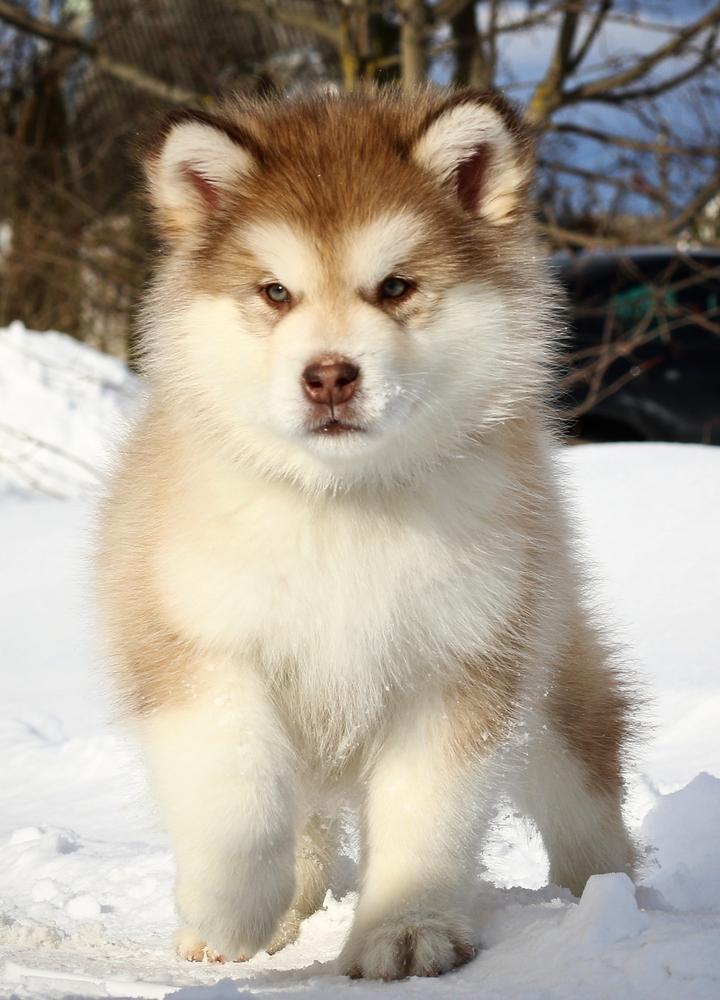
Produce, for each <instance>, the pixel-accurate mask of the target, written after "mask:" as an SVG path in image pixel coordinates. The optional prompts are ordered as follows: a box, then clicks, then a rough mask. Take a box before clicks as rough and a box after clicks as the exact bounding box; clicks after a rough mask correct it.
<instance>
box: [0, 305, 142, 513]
mask: <svg viewBox="0 0 720 1000" xmlns="http://www.w3.org/2000/svg"><path fill="white" fill-rule="evenodd" d="M138 392H139V383H138V380H137V379H136V378H134V377H133V376H132V375H131V374H130V373H129V372H128V369H127V367H126V366H125V365H124V364H123V362H122V361H119V360H118V359H117V358H111V357H109V356H107V355H105V354H100V353H99V352H98V351H95V350H93V349H92V348H91V347H86V346H85V345H84V344H81V343H80V342H79V341H77V340H73V339H72V338H71V337H66V336H64V335H63V334H60V333H32V332H30V331H29V330H26V329H25V327H24V326H23V325H22V324H21V323H13V324H12V325H11V326H10V327H9V328H8V329H7V330H2V331H0V494H1V493H2V492H11V491H12V492H16V493H17V492H19V493H37V492H40V493H45V494H46V495H49V496H55V497H72V496H79V495H80V494H83V493H87V492H88V490H89V489H92V488H93V487H97V486H98V485H100V483H101V482H102V478H103V474H104V472H105V471H106V469H105V462H106V460H107V455H108V447H107V446H108V441H110V440H112V439H113V437H114V436H116V435H117V434H118V432H119V431H120V429H121V427H122V425H123V421H124V418H125V417H126V416H127V415H128V414H129V412H130V409H131V408H132V406H133V405H134V403H135V401H136V399H137V396H138Z"/></svg>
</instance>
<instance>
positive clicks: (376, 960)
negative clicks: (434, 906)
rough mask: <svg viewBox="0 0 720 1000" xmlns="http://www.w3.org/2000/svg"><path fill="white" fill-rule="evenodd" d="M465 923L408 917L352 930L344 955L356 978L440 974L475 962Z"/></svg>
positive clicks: (348, 969) (429, 915)
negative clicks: (471, 960) (472, 960)
mask: <svg viewBox="0 0 720 1000" xmlns="http://www.w3.org/2000/svg"><path fill="white" fill-rule="evenodd" d="M475 954H476V948H475V945H474V944H473V943H472V938H471V935H470V930H469V928H468V927H467V926H466V925H465V923H464V921H462V920H459V919H457V918H454V917H447V916H443V915H442V914H434V913H413V914H406V915H403V916H401V917H397V918H395V919H389V920H384V921H382V922H381V923H378V924H375V925H373V926H369V927H367V928H365V929H363V930H362V931H361V930H359V929H358V930H357V931H353V933H352V934H351V936H350V941H349V942H348V944H347V945H346V947H345V949H344V951H343V954H342V955H341V957H340V962H341V967H342V970H343V972H345V973H346V975H348V976H350V977H351V978H353V979H359V978H364V979H384V980H386V981H387V980H391V979H405V978H406V977H407V976H439V975H441V974H442V973H443V972H448V971H449V970H450V969H454V968H456V967H457V966H459V965H464V964H465V962H469V961H470V959H472V958H474V957H475Z"/></svg>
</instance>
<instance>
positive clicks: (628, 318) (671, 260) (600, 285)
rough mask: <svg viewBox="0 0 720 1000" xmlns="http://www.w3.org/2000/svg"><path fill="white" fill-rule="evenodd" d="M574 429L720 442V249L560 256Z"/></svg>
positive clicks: (564, 378)
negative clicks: (567, 310) (566, 300)
mask: <svg viewBox="0 0 720 1000" xmlns="http://www.w3.org/2000/svg"><path fill="white" fill-rule="evenodd" d="M553 267H554V269H555V271H556V273H557V275H558V277H559V278H560V280H561V282H562V284H563V285H564V286H565V289H566V291H567V294H568V298H569V308H570V331H569V338H568V342H567V345H566V354H565V359H564V362H563V366H562V369H561V392H562V404H563V407H564V408H565V409H566V411H567V412H568V415H569V419H570V421H571V428H570V430H571V433H572V434H573V435H574V436H576V437H579V438H582V439H584V440H591V441H690V442H702V443H708V444H720V251H712V250H700V251H688V252H686V253H680V252H679V251H677V250H675V249H673V248H639V249H627V250H619V251H614V252H612V253H595V252H591V253H581V254H577V255H574V256H570V255H564V254H559V255H557V256H555V257H554V258H553Z"/></svg>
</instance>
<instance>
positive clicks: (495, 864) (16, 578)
mask: <svg viewBox="0 0 720 1000" xmlns="http://www.w3.org/2000/svg"><path fill="white" fill-rule="evenodd" d="M137 393H138V386H137V383H136V381H135V380H134V379H133V378H132V377H131V376H129V375H128V374H127V372H126V371H125V369H124V368H123V366H122V365H121V364H120V363H119V362H117V361H114V360H111V359H109V358H105V357H102V356H100V355H98V354H96V353H94V352H93V351H91V350H89V349H87V348H85V347H82V346H81V345H79V344H77V343H75V342H74V341H71V340H69V339H68V338H65V337H62V336H60V335H52V336H50V335H46V334H43V335H35V334H30V333H27V332H26V331H24V330H23V329H22V328H21V327H19V326H15V327H13V328H11V329H10V330H9V331H4V332H0V671H1V674H0V677H1V682H2V702H1V704H0V996H2V997H18V998H23V1000H28V998H33V1000H40V998H42V1000H55V998H65V1000H70V998H79V997H148V998H151V997H158V998H160V997H165V996H168V995H170V994H173V996H174V997H176V998H180V1000H226V998H236V997H246V998H247V997H256V998H265V1000H281V998H285V997H288V998H289V997H291V996H292V997H298V996H305V997H308V998H310V1000H313V998H315V997H328V998H330V997H332V998H334V997H343V996H347V997H350V996H354V997H356V998H357V1000H364V998H366V997H370V996H378V995H384V994H388V995H390V996H394V997H395V996H398V997H403V998H406V997H407V998H412V997H420V996H422V997H428V998H445V1000H449V998H459V1000H462V998H464V997H468V998H470V997H472V998H476V997H477V998H480V997H481V998H483V1000H485V998H487V1000H492V998H500V997H502V998H504V1000H515V998H524V1000H530V998H533V1000H544V998H551V997H552V998H563V1000H588V998H598V1000H600V998H603V1000H604V998H607V997H619V998H640V997H652V998H654V1000H664V998H667V1000H671V998H672V1000H678V998H679V1000H685V998H708V1000H710V998H713V1000H717V998H718V997H720V851H719V850H718V848H719V846H720V780H718V777H715V776H714V775H720V669H719V668H720V655H719V653H718V647H719V642H718V640H720V611H719V610H718V593H719V588H718V583H719V582H720V531H719V530H718V510H720V449H710V448H703V447H691V446H666V445H612V446H600V447H585V448H577V449H572V450H568V451H567V452H566V453H565V454H564V455H563V456H561V458H560V461H561V462H562V463H563V465H564V466H565V467H566V468H567V472H568V477H569V481H570V485H571V488H572V491H573V493H574V498H575V499H574V502H575V506H576V510H577V514H578V520H579V525H580V528H581V544H582V546H583V547H584V548H585V549H586V550H587V552H588V555H589V558H590V559H591V560H592V562H593V563H594V565H595V567H596V569H595V574H596V579H597V582H598V593H599V595H600V602H601V605H602V608H603V614H604V616H605V617H606V618H607V619H608V620H609V621H612V622H613V623H616V624H615V632H616V634H617V635H619V637H620V638H621V639H622V640H623V641H624V642H625V643H626V646H627V649H628V656H629V657H630V658H631V659H632V661H633V662H634V663H635V664H636V669H637V671H638V673H639V674H640V675H641V676H642V677H643V678H644V680H645V684H646V687H647V691H648V694H649V695H650V697H651V699H652V700H651V705H650V707H649V709H648V714H649V716H650V721H651V722H652V724H653V728H651V729H649V733H648V739H647V742H646V744H645V745H644V746H643V747H642V748H641V751H640V754H639V759H638V762H637V767H636V770H635V771H634V773H633V778H632V787H631V791H630V796H629V801H628V806H627V809H628V816H629V818H630V821H631V823H632V825H633V827H634V829H635V830H636V831H637V832H638V834H639V836H640V837H641V838H642V840H643V841H644V843H645V844H646V845H647V864H646V871H645V873H644V875H643V878H642V880H641V885H640V888H639V889H638V891H637V893H635V892H634V890H633V887H632V886H631V884H630V883H629V881H628V880H627V878H626V877H625V876H622V875H607V876H602V877H596V878H594V879H592V880H591V882H590V883H589V884H588V887H587V889H586V891H585V894H584V895H583V898H582V899H581V901H580V902H579V903H577V902H576V901H574V900H572V899H571V898H570V897H569V895H568V893H567V892H565V891H563V890H558V889H556V888H554V887H552V886H547V885H546V865H545V860H544V857H543V852H542V849H541V846H540V844H539V842H538V839H537V837H536V836H535V835H534V834H533V833H532V831H531V830H528V829H526V828H525V827H524V826H523V825H522V824H521V823H520V822H519V821H518V820H517V819H516V818H515V817H514V816H513V815H512V813H511V812H510V811H509V810H508V809H505V810H503V811H502V812H501V814H500V816H499V819H498V822H497V824H496V828H495V830H494V833H493V837H492V841H491V844H490V850H489V853H488V856H487V859H486V860H487V883H486V886H485V888H484V889H483V890H482V891H481V892H480V893H479V896H478V924H477V926H478V936H479V939H480V940H481V942H482V944H483V946H484V947H483V950H482V951H481V952H480V955H479V957H478V958H477V959H476V961H474V962H473V963H471V964H470V965H468V966H466V967H465V968H463V969H461V970H459V971H458V972H456V973H454V974H452V975H450V976H446V977H444V978H441V979H438V980H408V981H405V982H403V983H396V984H390V985H385V984H380V983H364V982H350V981H348V980H345V979H343V978H341V977H339V976H338V975H337V973H336V971H335V968H334V966H333V959H334V957H335V956H336V954H337V952H338V950H339V947H340V944H341V942H342V939H343V935H344V934H345V932H346V931H347V929H348V926H349V923H350V919H351V915H352V908H353V902H354V898H353V896H352V894H351V893H348V892H347V891H346V886H345V885H344V884H343V882H342V880H338V884H337V886H336V889H335V893H334V894H333V895H329V896H328V899H327V906H326V909H325V910H324V911H323V912H320V913H318V914H316V915H315V916H314V917H312V918H311V919H310V920H309V921H307V923H306V925H305V927H304V929H303V932H302V934H301V937H300V940H299V941H298V942H297V944H295V945H293V946H292V947H290V948H287V949H286V950H284V951H282V952H280V953H279V954H277V955H275V956H274V957H272V958H270V957H269V956H267V955H259V956H257V957H256V958H254V959H253V960H252V961H250V962H249V963H247V964H244V965H227V966H210V965H201V966H191V965H187V964H183V963H181V962H179V961H178V960H177V959H176V958H175V957H174V955H173V952H172V947H171V934H172V926H173V914H172V904H171V883H172V867H173V865H172V858H171V854H170V851H169V849H168V843H167V840H166V838H165V836H164V834H163V833H162V832H161V830H160V829H159V828H158V826H157V824H156V821H155V818H154V816H153V811H152V806H151V804H150V802H149V799H148V797H147V795H146V790H145V786H144V781H143V774H142V768H141V766H140V763H139V760H138V758H137V753H136V750H135V748H134V746H133V745H132V742H131V741H130V740H129V739H128V738H126V736H125V735H124V734H123V732H122V731H121V730H120V728H119V727H117V726H116V725H115V724H114V723H113V709H112V701H111V698H110V697H109V696H108V694H107V692H106V689H105V683H104V677H103V671H102V665H101V657H100V653H99V647H98V643H97V640H96V637H95V633H94V629H93V622H92V612H91V608H90V605H89V602H88V597H87V594H88V585H87V575H88V552H89V548H90V545H91V541H92V523H93V505H94V500H93V493H94V491H95V490H96V487H97V483H98V481H99V477H100V476H101V475H102V471H103V468H104V466H105V464H106V462H107V457H108V453H109V443H110V442H111V441H112V440H113V439H114V437H115V436H116V435H117V433H118V431H119V429H120V427H121V424H122V421H123V419H125V417H126V416H127V414H128V413H129V412H130V410H131V409H132V407H133V405H134V400H135V399H136V397H137ZM43 442H44V444H43ZM60 497H63V498H64V499H60ZM348 867H349V866H348V865H345V866H344V870H345V871H347V869H348Z"/></svg>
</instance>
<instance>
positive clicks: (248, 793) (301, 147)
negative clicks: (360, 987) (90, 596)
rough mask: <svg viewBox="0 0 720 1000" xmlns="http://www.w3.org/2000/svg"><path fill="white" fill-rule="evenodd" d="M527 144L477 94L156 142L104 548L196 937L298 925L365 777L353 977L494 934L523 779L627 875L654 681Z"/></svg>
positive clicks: (239, 938) (262, 939)
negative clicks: (639, 698)
mask: <svg viewBox="0 0 720 1000" xmlns="http://www.w3.org/2000/svg"><path fill="white" fill-rule="evenodd" d="M531 167H532V162H531V148H530V141H529V138H528V134H527V132H526V130H525V127H524V126H523V125H522V123H521V121H520V119H519V118H518V117H517V116H516V115H515V114H514V113H513V111H512V110H511V109H510V108H509V107H508V106H507V105H506V104H505V103H504V102H503V101H502V100H501V99H500V98H498V97H495V96H491V95H487V94H480V93H475V92H471V91H462V92H457V93H450V94H449V93H446V92H435V91H427V92H423V93H419V94H416V95H412V96H407V97H406V96H401V95H399V94H398V93H395V92H392V93H389V94H388V93H384V94H372V93H369V94H363V95H351V96H328V95H323V96H316V97H303V98H298V99H289V100H277V101H275V100H273V101H267V102H244V101H240V102H233V103H230V104H228V105H227V106H225V107H223V108H222V109H221V110H220V111H218V112H217V114H216V115H214V116H212V117H209V116H207V115H204V114H196V113H192V112H188V113H187V114H179V115H177V116H175V117H174V118H172V119H171V120H170V121H169V122H168V124H167V126H166V127H165V129H164V130H163V132H162V135H161V136H160V138H159V139H158V141H157V143H156V145H155V146H154V147H152V148H151V149H150V151H149V153H148V155H147V159H146V169H147V179H148V187H149V192H150V200H151V202H152V206H153V209H154V212H155V215H156V219H157V224H158V226H159V228H160V231H161V234H162V236H163V237H164V240H165V243H166V247H167V252H166V254H165V255H164V257H163V259H162V260H161V262H160V264H159V266H158V270H157V274H156V277H155V282H154V286H153V290H152V291H151V293H150V295H149V297H148V300H147V302H146V305H145V310H144V322H143V334H144V349H145V370H146V374H147V380H148V385H149V394H150V395H149V400H148V404H147V407H146V410H145V412H144V414H143V416H142V418H141V419H140V421H139V423H138V425H137V427H136V428H135V431H134V433H133V435H132V436H131V439H130V441H129V442H128V444H127V447H126V449H125V453H124V457H123V459H122V462H121V464H120V467H119V469H118V471H117V473H116V475H115V478H114V484H113V487H112V491H111V495H110V497H109V500H108V502H107V504H106V509H105V513H104V522H103V529H102V530H103V545H102V555H101V560H100V572H101V577H102V590H103V595H104V607H105V614H106V617H107V620H108V627H109V635H110V639H111V642H112V647H113V651H114V654H115V663H116V672H117V677H118V680H119V683H120V687H121V690H122V693H123V696H124V699H125V704H126V706H127V710H128V713H130V714H131V715H132V717H134V719H135V720H136V722H137V728H138V729H139V732H140V734H141V738H142V741H143V745H144V748H145V752H146V755H147V760H148V764H149V767H150V771H151V773H152V776H153V779H154V785H155V787H156V791H157V796H158V799H159V802H160V804H161V808H162V812H163V815H164V820H165V822H166V824H167V827H168V829H169V831H170V834H171V836H172V839H173V843H174V847H175V854H176V859H177V911H178V914H179V918H180V930H179V933H178V947H179V950H180V953H181V954H183V955H185V956H186V957H187V958H190V959H198V958H202V957H211V958H212V957H214V958H218V959H220V958H221V957H225V958H226V959H228V960H234V959H239V958H241V957H247V956H250V955H253V954H254V953H255V952H257V951H258V950H259V949H263V948H267V949H270V950H273V949H278V948H281V947H282V946H283V945H284V944H286V943H287V942H289V941H292V940H294V938H295V937H296V936H297V933H298V927H299V924H300V921H301V920H302V918H304V917H307V916H308V915H309V914H311V913H313V912H314V911H315V910H317V909H318V907H320V906H321V905H322V902H323V898H324V895H325V892H326V887H327V885H328V876H329V871H330V867H331V858H332V853H333V831H334V824H333V819H332V814H333V811H335V810H336V809H337V807H338V804H339V803H340V802H341V801H343V800H345V799H347V798H348V797H350V800H351V801H353V800H354V801H355V803H356V805H357V807H358V809H359V814H360V817H361V839H362V859H361V887H360V897H359V903H358V906H357V912H356V914H355V923H354V926H353V929H352V931H351V933H350V936H349V939H348V940H347V942H346V944H345V947H344V950H343V952H342V955H341V958H340V962H341V966H342V969H343V970H344V971H346V972H347V973H349V974H350V975H358V976H367V977H379V978H383V979H396V978H400V977H403V976H407V975H418V976H434V975H437V974H438V973H441V972H444V971H446V970H448V969H451V968H453V966H456V965H458V964H460V963H462V962H464V961H466V960H467V959H469V958H470V957H471V956H472V955H473V954H474V951H475V947H476V945H477V944H478V942H479V941H481V940H482V926H475V925H474V924H473V922H472V920H471V917H470V914H471V912H472V908H471V903H472V899H473V895H474V892H475V881H474V879H475V872H476V869H477V866H478V850H479V848H480V845H481V842H482V838H483V832H484V831H485V829H486V827H487V824H488V821H489V819H490V818H491V816H492V811H493V807H494V804H495V802H496V799H497V796H498V794H502V795H503V796H511V797H512V799H513V800H514V802H515V803H516V804H517V806H518V808H519V809H520V810H522V811H523V812H524V813H525V814H526V815H527V816H529V817H531V818H532V820H533V821H534V822H535V823H536V825H537V827H538V828H539V830H540V832H541V834H542V837H543V839H544V842H545V846H546V848H547V851H548V854H549V857H550V879H551V881H552V882H554V883H557V884H559V885H563V886H567V887H569V888H570V889H571V890H572V891H573V892H574V893H575V894H576V895H577V894H579V893H580V892H581V891H582V888H583V886H584V884H585V881H586V879H587V878H588V877H589V876H590V875H592V874H593V873H594V872H608V871H626V872H632V869H633V857H634V850H633V846H632V843H631V840H630V838H629V837H628V834H627V832H626V830H625V827H624V825H623V820H622V818H621V800H622V797H623V778H622V766H623V754H624V749H625V744H626V741H627V739H628V735H629V729H630V727H631V724H630V721H629V719H630V714H629V713H630V706H629V699H628V697H627V696H626V694H625V692H624V689H623V687H622V685H621V683H620V681H619V678H618V676H617V674H616V672H615V671H614V669H613V667H612V665H611V663H610V660H609V654H608V653H607V651H606V649H605V647H604V645H603V642H602V641H601V640H600V639H599V638H598V635H597V634H596V632H595V631H594V629H593V627H592V626H591V625H590V624H589V623H588V620H587V617H586V613H585V611H584V609H583V607H582V602H581V593H580V588H581V582H580V581H579V576H578V571H577V568H576V566H575V565H574V563H573V560H572V557H571V555H570V551H569V550H570V547H571V536H570V532H569V528H568V524H567V520H566V516H565V512H564V510H563V503H562V499H561V498H560V497H559V495H558V493H559V491H558V487H557V484H556V481H555V472H554V464H553V454H552V453H553V436H552V432H551V430H550V429H549V419H548V416H547V413H546V411H545V408H544V405H543V398H544V397H545V396H546V395H547V382H548V357H549V351H548V343H549V340H550V339H551V336H552V332H553V331H552V329H551V327H552V315H551V308H550V305H549V295H550V292H551V289H550V288H549V285H548V280H547V277H546V275H545V272H544V268H543V253H542V250H541V249H540V248H539V246H538V242H537V240H536V238H535V235H534V233H533V223H532V218H531V208H530V205H529V202H528V185H529V183H530V174H531Z"/></svg>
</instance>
